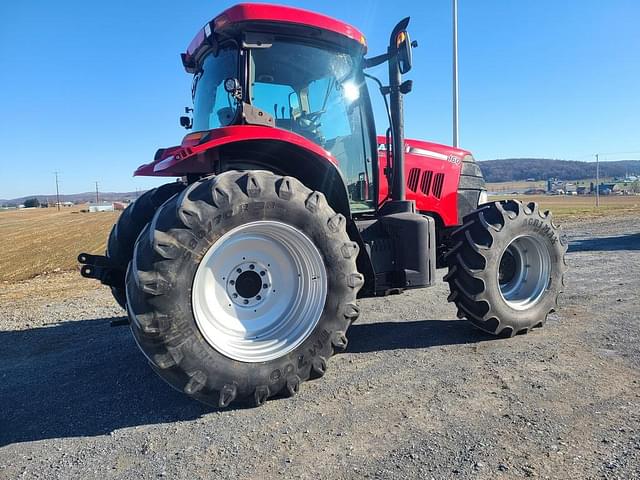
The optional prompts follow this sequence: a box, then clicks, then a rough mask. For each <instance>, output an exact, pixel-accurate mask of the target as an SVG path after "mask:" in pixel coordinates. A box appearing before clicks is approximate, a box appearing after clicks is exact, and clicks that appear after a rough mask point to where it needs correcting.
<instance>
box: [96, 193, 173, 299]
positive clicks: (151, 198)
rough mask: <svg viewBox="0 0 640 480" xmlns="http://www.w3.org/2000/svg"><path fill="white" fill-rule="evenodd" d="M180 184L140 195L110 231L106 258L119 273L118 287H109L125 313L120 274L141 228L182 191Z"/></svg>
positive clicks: (124, 293) (124, 295) (123, 288)
mask: <svg viewBox="0 0 640 480" xmlns="http://www.w3.org/2000/svg"><path fill="white" fill-rule="evenodd" d="M184 188H185V185H184V184H183V183H179V182H174V183H167V184H165V185H161V186H160V187H157V188H154V189H152V190H149V191H147V192H145V193H143V194H142V195H141V196H140V197H139V198H137V199H136V200H135V201H134V202H133V203H132V204H131V205H129V206H128V207H127V208H126V209H125V211H124V212H122V215H120V218H118V221H117V222H116V224H115V225H114V226H113V228H112V229H111V233H110V234H109V241H108V243H107V252H106V255H107V258H108V259H109V261H110V263H111V264H112V265H113V266H115V267H116V268H119V269H120V270H121V271H122V272H123V273H122V287H111V293H112V294H113V298H115V299H116V302H118V305H120V306H121V307H122V308H124V309H125V310H126V308H127V296H126V292H125V287H124V274H125V272H126V271H127V267H128V265H129V262H130V261H131V259H132V258H133V248H134V246H135V243H136V239H137V238H138V235H140V232H141V231H142V229H143V228H144V227H145V225H147V223H149V222H150V221H151V219H152V218H153V215H154V214H155V213H156V210H157V209H158V208H159V207H160V206H161V205H162V204H163V203H164V202H166V201H167V200H169V199H170V198H171V197H173V196H174V195H175V194H177V193H179V192H181V191H182V190H184Z"/></svg>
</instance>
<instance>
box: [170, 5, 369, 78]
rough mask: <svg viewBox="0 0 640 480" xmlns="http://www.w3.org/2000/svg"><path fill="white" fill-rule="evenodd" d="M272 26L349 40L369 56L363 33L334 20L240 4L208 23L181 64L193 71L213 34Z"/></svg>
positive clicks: (299, 11) (298, 10)
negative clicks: (325, 34)
mask: <svg viewBox="0 0 640 480" xmlns="http://www.w3.org/2000/svg"><path fill="white" fill-rule="evenodd" d="M256 25H269V26H271V27H272V28H280V27H285V26H291V27H295V26H297V27H299V28H300V27H302V28H303V29H305V27H306V29H307V30H308V31H307V32H306V33H307V34H308V35H309V36H313V35H314V34H315V35H316V36H317V34H318V32H320V33H323V32H326V33H327V34H329V35H330V36H331V37H333V38H337V39H341V40H342V42H344V40H346V41H347V42H348V43H350V44H354V45H355V46H358V47H359V48H361V49H362V52H363V54H364V53H366V49H367V42H366V39H365V37H364V35H363V34H362V32H360V30H358V29H357V28H355V27H353V26H351V25H349V24H347V23H344V22H341V21H339V20H336V19H335V18H332V17H329V16H326V15H322V14H320V13H315V12H311V11H309V10H304V9H302V8H295V7H285V6H282V5H269V4H264V3H239V4H237V5H234V6H233V7H230V8H228V9H227V10H225V11H224V12H222V13H221V14H219V15H218V16H216V17H215V18H213V20H211V21H210V22H209V23H207V24H206V25H205V26H204V27H203V28H201V29H200V31H198V33H197V34H196V36H195V37H194V38H193V40H192V41H191V43H190V44H189V46H188V47H187V51H186V53H183V54H182V62H183V64H184V66H185V68H186V69H187V71H191V69H192V68H194V67H195V62H196V60H197V58H198V56H199V54H200V53H201V51H202V50H203V49H204V48H205V47H207V45H208V44H209V38H210V37H211V36H212V34H214V33H216V34H217V33H222V32H227V31H233V30H238V29H240V30H241V29H242V27H243V26H256Z"/></svg>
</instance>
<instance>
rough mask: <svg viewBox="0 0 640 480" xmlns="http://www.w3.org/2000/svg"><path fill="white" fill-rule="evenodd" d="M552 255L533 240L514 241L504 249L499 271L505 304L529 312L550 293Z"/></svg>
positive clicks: (522, 237)
mask: <svg viewBox="0 0 640 480" xmlns="http://www.w3.org/2000/svg"><path fill="white" fill-rule="evenodd" d="M550 272H551V255H550V254H549V250H548V249H547V248H546V247H545V246H544V245H543V244H542V242H541V241H540V240H539V239H537V238H535V237H532V236H529V235H522V236H519V237H516V238H514V239H513V240H512V241H511V243H510V244H509V245H507V247H506V248H505V249H504V251H503V253H502V256H501V257H500V264H499V268H498V284H499V285H500V294H501V295H502V298H503V299H504V301H505V302H506V303H507V304H508V305H509V306H510V307H511V308H513V309H515V310H526V309H527V308H530V307H531V306H532V305H533V304H535V303H536V302H537V301H538V300H540V298H541V297H542V295H543V294H544V292H545V291H546V290H547V287H548V286H549V281H550V277H549V275H550Z"/></svg>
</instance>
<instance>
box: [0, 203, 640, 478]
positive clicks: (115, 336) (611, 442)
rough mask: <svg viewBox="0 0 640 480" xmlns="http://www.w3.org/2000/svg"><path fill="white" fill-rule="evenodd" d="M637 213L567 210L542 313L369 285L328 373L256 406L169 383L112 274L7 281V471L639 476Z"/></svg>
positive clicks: (2, 448)
mask: <svg viewBox="0 0 640 480" xmlns="http://www.w3.org/2000/svg"><path fill="white" fill-rule="evenodd" d="M639 217H640V215H639V216H638V217H637V218H635V219H625V220H624V221H622V220H620V219H616V220H589V221H584V222H574V223H571V224H567V225H565V232H566V234H567V236H568V237H569V239H570V241H571V245H570V253H569V254H568V261H569V264H570V268H571V270H570V273H569V275H568V277H569V278H568V287H567V292H566V293H565V294H564V295H563V297H562V304H563V306H562V308H561V310H560V311H559V312H558V313H557V314H555V315H553V316H552V317H551V318H550V321H549V322H548V323H547V325H546V326H545V328H543V329H540V330H536V331H534V332H533V333H531V334H529V335H524V336H518V337H516V338H513V339H494V338H492V337H490V336H488V335H485V334H483V333H481V332H479V331H477V330H475V329H474V328H473V327H472V326H471V325H470V324H468V323H467V322H465V321H460V320H456V319H455V311H454V309H453V307H452V306H451V305H449V304H447V302H446V296H447V291H446V285H445V284H444V283H442V282H438V283H437V284H436V286H434V287H433V288H431V289H428V290H417V291H411V292H408V293H406V294H404V295H400V296H393V297H387V298H382V299H376V300H372V299H367V300H363V301H361V302H360V303H361V306H362V310H363V312H364V314H363V315H362V316H361V317H360V320H359V323H357V324H355V325H354V326H353V327H352V329H351V330H350V332H349V337H350V343H349V348H348V351H347V352H346V353H344V354H341V355H338V356H336V357H334V358H333V359H332V360H331V361H330V363H329V370H328V371H327V374H326V375H325V377H324V378H322V379H320V380H317V381H313V382H309V383H305V384H304V385H303V386H302V388H301V391H300V393H299V394H298V395H297V396H296V397H295V398H293V399H277V400H272V401H269V402H267V404H266V405H264V406H263V407H260V408H251V409H246V408H238V409H232V410H219V411H218V410H215V409H211V408H207V407H204V406H201V405H199V404H198V403H196V402H194V401H191V400H189V399H188V398H187V397H186V396H184V395H182V394H180V393H178V392H175V391H173V390H171V389H170V388H169V387H168V386H166V385H165V384H164V383H163V382H162V381H161V380H160V379H159V378H157V377H156V376H155V374H153V373H152V372H151V369H150V368H149V367H148V366H147V364H146V362H145V360H144V359H143V356H142V354H141V353H140V352H139V351H138V349H137V347H136V346H135V344H134V341H133V338H132V337H131V335H130V333H129V331H128V328H127V327H118V328H112V327H110V326H109V324H110V321H111V320H112V319H117V318H119V317H121V315H122V312H121V311H120V310H119V309H118V308H117V307H116V305H115V302H113V300H112V299H111V297H110V293H109V292H108V290H107V289H106V288H104V287H99V286H97V285H94V284H93V283H90V282H88V281H86V280H83V279H81V278H79V276H77V275H76V274H75V273H73V272H70V273H58V274H53V275H47V276H43V277H39V278H36V279H33V280H30V281H26V282H21V283H5V284H1V285H0V286H1V287H2V288H1V289H0V360H1V362H0V478H2V479H13V478H77V479H93V478H96V479H101V480H103V479H110V478H120V479H132V478H136V479H138V478H140V479H147V478H149V479H151V478H160V477H165V478H172V479H173V478H177V479H196V478H221V479H226V478H234V477H236V478H249V479H254V478H255V479H265V478H275V477H279V476H282V477H286V478H303V479H318V478H332V479H342V478H384V479H395V478H398V479H405V478H411V479H413V478H415V479H430V478H435V479H442V478H454V479H458V478H459V479H464V478H474V479H500V478H522V477H540V478H553V479H556V478H567V479H568V478H572V479H592V478H593V479H596V478H606V479H625V480H627V479H634V478H640V318H639V316H638V314H639V312H640V300H639V295H638V294H639V293H640V218H639ZM441 274H442V272H441Z"/></svg>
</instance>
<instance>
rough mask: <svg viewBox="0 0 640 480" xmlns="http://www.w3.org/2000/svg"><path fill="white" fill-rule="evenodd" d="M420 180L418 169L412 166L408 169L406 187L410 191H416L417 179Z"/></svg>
mask: <svg viewBox="0 0 640 480" xmlns="http://www.w3.org/2000/svg"><path fill="white" fill-rule="evenodd" d="M419 180H420V169H419V168H412V169H411V170H409V176H408V177H407V187H409V190H411V191H412V192H417V191H418V181H419Z"/></svg>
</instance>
